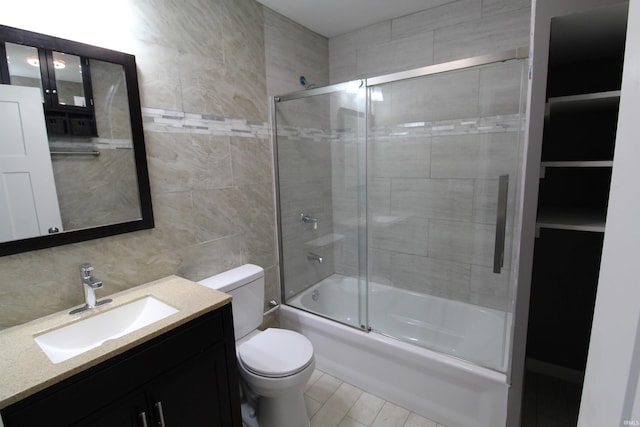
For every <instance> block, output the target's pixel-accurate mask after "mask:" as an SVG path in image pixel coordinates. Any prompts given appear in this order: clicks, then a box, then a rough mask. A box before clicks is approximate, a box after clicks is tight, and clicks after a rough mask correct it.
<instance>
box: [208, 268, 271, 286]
mask: <svg viewBox="0 0 640 427" xmlns="http://www.w3.org/2000/svg"><path fill="white" fill-rule="evenodd" d="M263 276H264V269H263V268H262V267H260V266H257V265H254V264H245V265H241V266H240V267H236V268H233V269H231V270H227V271H225V272H223V273H220V274H216V275H215V276H211V277H207V278H206V279H202V280H200V281H199V282H198V283H200V284H201V285H204V286H206V287H208V288H212V289H217V290H219V291H221V292H229V291H232V290H234V289H236V288H237V287H239V286H243V285H246V284H247V283H250V282H253V281H254V280H256V279H259V278H261V277H263Z"/></svg>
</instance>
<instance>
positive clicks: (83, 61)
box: [0, 25, 154, 256]
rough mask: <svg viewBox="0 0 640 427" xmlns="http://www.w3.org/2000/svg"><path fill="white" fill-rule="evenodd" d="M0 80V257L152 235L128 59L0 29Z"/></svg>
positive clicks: (139, 123)
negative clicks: (142, 233) (140, 232)
mask: <svg viewBox="0 0 640 427" xmlns="http://www.w3.org/2000/svg"><path fill="white" fill-rule="evenodd" d="M0 83H2V85H0V116H1V117H0V134H3V135H4V136H5V137H4V138H3V140H4V141H3V142H0V256H1V255H9V254H15V253H19V252H25V251H29V250H35V249H43V248H48V247H53V246H58V245H64V244H69V243H74V242H79V241H83V240H89V239H95V238H99V237H106V236H111V235H115V234H121V233H126V232H130V231H136V230H142V229H148V228H153V226H154V222H153V211H152V206H151V195H150V189H149V177H148V172H147V164H146V153H145V146H144V135H143V130H142V115H141V111H140V98H139V93H138V81H137V73H136V65H135V58H134V56H133V55H129V54H125V53H122V52H116V51H112V50H109V49H103V48H98V47H95V46H90V45H86V44H83V43H78V42H73V41H69V40H63V39H59V38H55V37H50V36H46V35H43V34H38V33H33V32H30V31H24V30H20V29H16V28H12V27H6V26H2V25H0ZM14 97H17V98H15V99H14ZM17 100H19V101H17ZM29 103H31V104H29ZM14 105H16V106H18V107H15V111H14ZM23 105H24V107H23ZM21 108H25V110H24V111H32V112H34V114H29V115H28V117H27V114H25V113H24V111H23V110H21ZM27 108H32V109H31V110H28V109H27ZM21 111H23V112H22V113H21ZM40 113H42V114H40ZM28 120H33V121H32V122H29V121H28ZM38 129H41V131H40V132H38ZM32 134H33V135H32ZM34 135H35V136H34ZM38 136H39V137H38ZM11 138H13V139H11ZM34 153H41V154H34ZM38 156H39V157H38ZM34 158H37V159H38V160H37V161H38V162H39V163H35V160H33V159H34ZM23 163H24V165H27V166H24V165H23ZM34 165H35V166H34ZM39 182H41V183H42V184H43V185H42V186H39V185H38V183H39ZM52 183H53V184H54V185H52Z"/></svg>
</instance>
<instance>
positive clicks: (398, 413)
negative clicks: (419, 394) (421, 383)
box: [372, 402, 409, 427]
mask: <svg viewBox="0 0 640 427" xmlns="http://www.w3.org/2000/svg"><path fill="white" fill-rule="evenodd" d="M408 417H409V411H407V410H406V409H404V408H401V407H399V406H397V405H394V404H393V403H390V402H385V403H384V405H383V406H382V409H381V410H380V412H379V413H378V416H377V417H376V419H375V421H374V422H373V424H372V427H402V426H403V425H404V422H405V421H406V420H407V418H408Z"/></svg>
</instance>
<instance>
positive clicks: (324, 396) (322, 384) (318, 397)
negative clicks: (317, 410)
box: [305, 374, 342, 403]
mask: <svg viewBox="0 0 640 427" xmlns="http://www.w3.org/2000/svg"><path fill="white" fill-rule="evenodd" d="M340 384H342V381H341V380H339V379H338V378H335V377H332V376H331V375H328V374H322V375H321V376H320V378H318V379H317V380H316V382H314V383H313V384H312V385H311V387H309V389H308V390H307V391H306V393H305V394H306V395H307V396H309V397H310V398H312V399H313V400H315V401H316V402H320V403H325V402H326V401H327V400H329V398H330V397H331V395H332V394H333V393H334V392H335V391H336V390H337V389H338V387H340Z"/></svg>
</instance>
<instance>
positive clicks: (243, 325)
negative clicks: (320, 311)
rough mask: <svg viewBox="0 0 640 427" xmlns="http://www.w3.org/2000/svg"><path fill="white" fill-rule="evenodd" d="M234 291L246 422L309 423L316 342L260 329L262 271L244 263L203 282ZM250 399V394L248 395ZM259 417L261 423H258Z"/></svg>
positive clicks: (263, 426) (271, 426) (266, 425)
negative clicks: (308, 389)
mask: <svg viewBox="0 0 640 427" xmlns="http://www.w3.org/2000/svg"><path fill="white" fill-rule="evenodd" d="M198 283H200V284H201V285H203V286H207V287H210V288H213V289H217V290H219V291H222V292H226V293H228V294H231V295H232V297H233V300H232V303H231V304H232V305H231V307H232V312H233V325H234V332H235V339H236V355H237V359H238V370H239V372H240V377H241V379H242V381H243V383H244V384H243V385H244V386H245V390H246V389H247V388H248V390H246V391H247V393H245V394H252V395H255V396H256V397H257V399H248V398H245V401H244V402H243V405H245V406H246V405H251V406H252V408H250V409H249V410H243V411H242V416H243V422H244V423H245V424H246V425H247V426H250V427H251V426H259V427H307V426H309V417H308V415H307V409H306V405H305V402H304V397H303V389H304V386H305V384H306V383H307V381H309V378H310V377H311V374H312V373H313V370H314V368H315V358H314V354H313V345H312V344H311V341H309V340H308V339H307V338H306V337H305V336H303V335H301V334H299V333H298V332H294V331H290V330H287V329H278V328H269V329H266V330H264V331H260V330H258V329H257V327H258V326H260V324H261V323H262V308H263V304H264V270H263V269H262V268H261V267H258V266H256V265H252V264H246V265H243V266H241V267H238V268H234V269H233V270H229V271H226V272H224V273H221V274H218V275H216V276H212V277H209V278H207V279H204V280H202V281H200V282H198ZM245 397H248V396H245ZM256 419H257V422H256Z"/></svg>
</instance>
